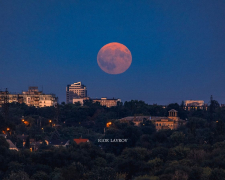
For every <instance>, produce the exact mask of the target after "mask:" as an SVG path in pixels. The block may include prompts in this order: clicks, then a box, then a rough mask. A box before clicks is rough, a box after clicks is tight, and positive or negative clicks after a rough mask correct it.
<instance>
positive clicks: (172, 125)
mask: <svg viewBox="0 0 225 180" xmlns="http://www.w3.org/2000/svg"><path fill="white" fill-rule="evenodd" d="M177 113H178V112H177V111H176V110H174V109H171V110H170V111H169V116H168V117H158V116H128V117H125V118H122V119H120V121H125V122H129V121H131V122H133V123H134V125H136V126H139V125H140V124H141V123H142V124H144V122H145V121H146V120H149V121H151V122H152V123H153V124H154V125H155V128H156V130H157V131H159V130H163V129H171V130H173V129H177V128H178V127H180V126H181V125H184V124H185V123H186V121H185V120H182V119H180V118H179V117H178V116H177Z"/></svg>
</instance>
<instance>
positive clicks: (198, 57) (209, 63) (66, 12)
mask: <svg viewBox="0 0 225 180" xmlns="http://www.w3.org/2000/svg"><path fill="white" fill-rule="evenodd" d="M224 8H225V2H224V1H222V0H217V1H213V2H212V1H209V0H206V1H203V0H200V1H198V2H194V1H188V2H177V1H173V0H169V1H166V2H165V1H162V0H154V1H151V2H149V1H145V0H143V1H141V2H136V1H113V2H111V1H108V0H106V1H104V2H102V1H95V2H84V1H82V2H81V1H72V0H68V1H67V2H61V1H59V0H56V1H48V2H45V1H39V2H31V1H28V0H25V1H23V2H15V1H12V0H8V1H1V2H0V27H1V29H0V38H1V42H0V60H1V65H2V66H1V67H2V69H1V72H0V82H1V85H0V88H1V90H2V91H4V90H5V88H8V90H9V91H10V92H22V91H24V90H26V89H27V88H28V87H29V86H38V87H39V89H42V87H43V91H44V92H46V93H54V94H56V96H58V97H59V102H63V101H64V102H66V95H65V94H66V93H65V88H66V86H67V85H68V84H72V83H74V82H79V81H81V82H82V83H84V84H85V85H86V86H87V91H88V96H89V97H92V98H101V97H107V98H113V97H115V98H120V99H121V100H122V102H125V101H130V100H143V101H145V102H146V103H148V104H153V103H157V104H163V105H166V104H169V103H175V102H177V103H179V104H180V103H181V101H182V100H188V99H189V100H191V99H193V100H204V101H205V103H208V102H209V101H210V96H211V95H213V98H214V99H215V100H217V101H218V102H219V103H220V104H221V103H224V102H225V95H224V89H225V85H224V83H223V82H224V81H225V71H224V69H225V62H224V57H225V36H224V32H225V24H224V16H225V12H224ZM111 42H118V43H122V44H124V45H125V46H126V47H127V48H128V49H129V50H130V51H131V54H132V64H131V66H130V68H129V69H128V70H127V71H126V72H124V73H122V74H118V75H111V74H106V73H104V72H103V71H102V70H101V69H100V68H99V67H98V64H97V54H98V52H99V50H100V49H101V47H103V46H104V45H105V44H108V43H111ZM100 90H101V91H100Z"/></svg>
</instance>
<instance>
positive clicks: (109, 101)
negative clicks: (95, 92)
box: [92, 98, 121, 107]
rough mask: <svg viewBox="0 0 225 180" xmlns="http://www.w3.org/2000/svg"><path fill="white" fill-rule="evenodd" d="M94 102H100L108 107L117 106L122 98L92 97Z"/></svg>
mask: <svg viewBox="0 0 225 180" xmlns="http://www.w3.org/2000/svg"><path fill="white" fill-rule="evenodd" d="M92 100H93V103H96V102H99V103H100V105H101V106H106V107H112V106H117V102H121V99H114V98H113V99H107V98H101V99H92Z"/></svg>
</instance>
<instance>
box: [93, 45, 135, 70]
mask: <svg viewBox="0 0 225 180" xmlns="http://www.w3.org/2000/svg"><path fill="white" fill-rule="evenodd" d="M97 62H98V65H99V67H100V68H101V69H102V70H103V71H104V72H106V73H108V74H121V73H123V72H125V71H126V70H127V69H128V68H129V67H130V65H131V62H132V56H131V52H130V51H129V49H128V48H127V47H126V46H124V45H123V44H120V43H117V42H112V43H109V44H106V45H105V46H103V47H102V48H101V49H100V50H99V52H98V55H97Z"/></svg>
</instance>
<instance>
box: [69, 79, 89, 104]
mask: <svg viewBox="0 0 225 180" xmlns="http://www.w3.org/2000/svg"><path fill="white" fill-rule="evenodd" d="M86 97H87V88H86V86H85V85H83V84H82V83H81V82H77V83H73V84H71V85H67V87H66V103H67V104H68V103H73V99H80V98H86Z"/></svg>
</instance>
